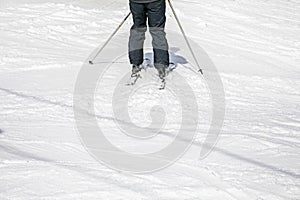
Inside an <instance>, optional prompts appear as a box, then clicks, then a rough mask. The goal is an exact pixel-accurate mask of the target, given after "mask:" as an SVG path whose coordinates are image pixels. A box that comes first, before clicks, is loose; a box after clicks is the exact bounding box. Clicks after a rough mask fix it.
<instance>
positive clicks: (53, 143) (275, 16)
mask: <svg viewBox="0 0 300 200" xmlns="http://www.w3.org/2000/svg"><path fill="white" fill-rule="evenodd" d="M173 4H174V6H175V8H176V11H177V13H178V16H179V18H180V20H181V21H182V24H183V27H184V28H185V31H186V33H187V35H188V37H189V38H190V39H192V40H193V41H195V42H197V43H198V44H199V45H200V46H201V47H202V48H203V49H205V51H206V52H207V53H208V55H209V56H210V58H211V59H212V61H213V62H214V63H215V65H216V67H217V69H218V71H219V73H220V76H221V78H222V81H223V84H224V90H225V98H226V102H225V103H226V116H225V120H224V125H223V128H222V131H221V135H220V137H219V139H218V143H217V145H216V146H215V148H214V150H213V151H212V152H211V154H210V155H209V156H208V157H206V158H205V159H202V160H199V159H198V158H199V152H200V150H201V148H202V142H203V139H204V138H205V132H206V131H207V128H208V125H209V120H210V117H209V115H210V106H209V105H210V100H209V94H208V91H207V90H206V88H205V84H204V83H203V80H202V79H199V78H197V77H199V76H197V75H196V74H195V70H192V69H191V68H190V66H189V65H188V63H187V64H183V63H182V64H179V65H178V67H177V68H176V69H175V70H176V71H177V72H179V73H180V74H182V75H184V76H185V77H187V79H188V81H189V82H190V83H191V84H192V87H193V88H194V91H195V94H196V95H197V96H198V97H199V98H198V101H199V102H200V103H199V105H198V106H199V113H200V119H201V122H199V134H198V135H197V138H196V140H195V142H194V143H193V145H192V146H191V148H190V149H189V150H188V151H187V152H186V154H185V155H184V156H183V157H182V158H181V159H180V160H178V161H177V162H176V163H174V164H173V165H172V166H170V167H168V168H166V169H164V170H161V171H158V172H154V173H149V174H141V175H133V174H128V173H123V172H117V171H114V170H113V169H110V168H108V167H106V166H104V165H102V164H100V163H98V162H97V161H96V160H95V159H94V158H93V157H92V156H91V155H90V154H88V152H87V151H86V150H85V148H84V147H83V145H82V144H81V142H80V139H79V136H78V134H77V130H76V125H75V122H74V115H73V91H74V85H75V83H76V78H77V75H78V72H79V70H80V68H81V66H82V64H83V62H86V60H87V58H88V57H89V55H90V54H91V53H92V52H94V50H95V49H96V48H97V47H98V46H99V45H101V44H103V43H104V42H105V40H106V39H107V38H108V36H109V35H110V34H111V33H112V32H113V31H114V29H115V28H116V27H117V26H118V24H119V23H120V22H121V21H122V19H123V18H124V17H125V16H126V14H127V13H128V1H127V0H111V1H106V0H89V1H84V0H76V1H75V0H67V1H62V0H11V1H4V0H1V2H0V15H1V20H0V43H1V46H0V58H1V59H0V102H1V103H0V113H1V115H0V121H1V123H0V149H1V151H0V174H1V175H0V199H4V200H5V199H9V200H11V199H20V200H21V199H22V200H23V199H27V200H29V199H37V200H38V199H51V200H52V199H72V200H73V199H110V200H113V199H159V200H163V199H166V200H167V199H174V200H175V199H178V200H183V199H186V200H187V199H201V200H212V199H214V200H217V199H220V200H232V199H238V200H242V199H243V200H244V199H245V200H246V199H247V200H248V199H249V200H250V199H251V200H252V199H253V200H296V199H299V198H300V188H299V187H300V155H299V154H300V153H299V152H300V136H299V133H300V79H299V78H300V2H299V1H298V0H289V1H287V0H272V1H271V0H265V1H262V0H251V1H249V0H201V1H199V0H176V1H175V0H174V2H173ZM167 18H168V24H167V30H171V31H175V32H178V34H180V32H179V29H178V26H177V25H176V22H175V19H174V17H173V15H172V13H171V10H170V9H169V8H168V10H167ZM131 21H132V20H131V18H129V21H127V22H126V23H125V25H124V27H122V29H121V30H120V32H124V33H126V32H128V31H129V28H130V26H131V25H132V22H131ZM116 38H117V36H116ZM123 41H124V43H120V45H121V46H124V47H126V46H127V38H124V39H123ZM170 43H172V48H174V49H175V50H176V48H179V49H180V46H179V47H178V46H176V42H174V41H173V42H172V41H170ZM177 54H178V55H181V56H183V57H184V54H185V52H180V51H179V52H177ZM114 68H115V69H117V70H114V71H110V72H108V73H107V75H106V76H105V77H104V78H103V79H102V82H103V86H104V87H102V88H98V90H97V91H96V94H95V97H96V99H97V102H96V104H95V110H96V112H97V114H99V117H98V122H99V124H100V125H102V127H103V129H105V130H106V134H107V137H109V139H110V140H111V141H112V142H114V143H115V144H116V145H117V146H118V147H120V148H123V149H126V151H129V152H140V153H141V152H142V153H145V152H153V151H156V148H157V149H160V148H163V147H164V145H166V144H167V143H168V142H169V141H171V140H172V137H170V135H160V136H158V138H156V139H155V138H153V139H152V140H151V141H149V143H148V144H146V142H145V141H143V142H141V141H140V140H134V139H132V138H128V137H124V135H122V134H121V133H119V132H118V130H117V127H116V126H115V125H114V120H113V114H112V112H111V107H110V101H111V99H110V98H108V97H109V96H110V95H109V94H110V93H111V89H112V87H110V86H111V83H114V82H115V81H116V80H115V76H114V73H120V74H122V73H128V72H129V71H130V65H129V63H128V59H127V57H126V55H125V56H124V57H122V58H121V59H120V62H117V63H115V64H114ZM118 70H119V71H118ZM147 73H148V72H147ZM148 74H150V75H153V76H155V70H154V69H151V70H149V73H148ZM146 76H147V75H146ZM145 80H147V79H144V80H142V81H144V82H145ZM168 84H172V79H170V81H169V83H168ZM167 87H168V86H167ZM120 97H122V96H121V94H120ZM160 98H161V99H160ZM160 100H161V102H160ZM156 103H162V105H163V107H164V108H165V109H166V113H169V115H168V116H167V119H168V120H169V122H170V123H169V124H168V126H167V127H166V130H165V131H166V132H169V133H173V132H174V131H175V130H177V129H178V124H180V116H179V117H178V114H179V115H180V105H179V103H178V102H177V101H176V99H174V101H173V99H172V95H171V94H169V93H168V92H162V91H159V90H157V89H156V88H155V87H154V86H153V88H151V87H150V88H149V87H148V88H146V89H144V90H139V91H137V92H136V93H135V94H134V95H133V96H132V99H131V103H129V111H131V112H130V116H131V117H132V121H133V122H135V123H137V124H139V123H140V125H147V123H148V122H149V109H151V106H154V105H155V104H156ZM143 123H144V124H143ZM143 147H145V148H143ZM133 164H134V163H133Z"/></svg>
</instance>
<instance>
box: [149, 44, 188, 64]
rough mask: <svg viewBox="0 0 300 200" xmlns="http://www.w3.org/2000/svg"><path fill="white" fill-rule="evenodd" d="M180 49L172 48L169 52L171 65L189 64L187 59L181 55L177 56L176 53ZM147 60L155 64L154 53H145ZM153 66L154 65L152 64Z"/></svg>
mask: <svg viewBox="0 0 300 200" xmlns="http://www.w3.org/2000/svg"><path fill="white" fill-rule="evenodd" d="M179 50H180V49H179V48H178V47H171V48H170V50H169V56H170V62H171V63H174V64H176V65H177V64H182V65H184V64H187V63H188V61H187V60H186V58H185V57H183V56H181V55H179V54H176V52H178V51H179ZM145 59H149V60H151V61H152V62H153V60H154V59H153V53H152V52H148V53H145ZM151 64H153V63H151Z"/></svg>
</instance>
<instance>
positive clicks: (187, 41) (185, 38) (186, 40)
mask: <svg viewBox="0 0 300 200" xmlns="http://www.w3.org/2000/svg"><path fill="white" fill-rule="evenodd" d="M168 2H169V5H170V8H171V10H172V12H173V15H174V17H175V19H176V22H177V24H178V26H179V28H180V30H181V33H182V35H183V37H184V40H185V42H186V44H187V46H188V48H189V50H190V52H191V54H192V56H193V58H194V60H195V62H196V64H197V66H198V68H199V72H200V73H201V74H202V75H203V71H202V69H201V67H200V64H199V62H198V60H197V58H196V56H195V53H194V51H193V49H192V46H191V44H190V42H189V40H188V38H187V36H186V34H185V32H184V30H183V27H182V25H181V23H180V21H179V18H178V17H177V14H176V12H175V9H174V7H173V5H172V3H171V0H168Z"/></svg>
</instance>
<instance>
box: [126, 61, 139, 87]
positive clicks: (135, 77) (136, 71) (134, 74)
mask: <svg viewBox="0 0 300 200" xmlns="http://www.w3.org/2000/svg"><path fill="white" fill-rule="evenodd" d="M141 70H142V67H141V66H140V65H135V64H133V65H132V70H131V76H130V83H129V84H127V85H134V84H135V83H136V82H137V80H138V79H139V78H141V75H140V71H141Z"/></svg>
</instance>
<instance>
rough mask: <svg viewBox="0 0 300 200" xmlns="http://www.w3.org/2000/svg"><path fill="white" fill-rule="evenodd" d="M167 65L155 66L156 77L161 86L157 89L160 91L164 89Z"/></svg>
mask: <svg viewBox="0 0 300 200" xmlns="http://www.w3.org/2000/svg"><path fill="white" fill-rule="evenodd" d="M167 67H168V66H167V65H162V64H159V65H157V66H156V69H157V72H158V77H159V78H160V80H161V86H160V87H159V89H160V90H163V89H165V87H166V69H167Z"/></svg>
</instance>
